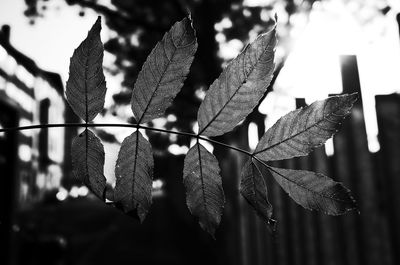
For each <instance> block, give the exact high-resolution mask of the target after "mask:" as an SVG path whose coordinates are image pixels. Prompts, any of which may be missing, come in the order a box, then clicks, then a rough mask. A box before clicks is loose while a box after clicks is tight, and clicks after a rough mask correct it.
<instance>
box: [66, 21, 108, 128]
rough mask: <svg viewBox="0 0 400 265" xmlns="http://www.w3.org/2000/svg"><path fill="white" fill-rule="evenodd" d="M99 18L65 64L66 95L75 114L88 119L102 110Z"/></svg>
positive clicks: (103, 90)
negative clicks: (67, 64)
mask: <svg viewBox="0 0 400 265" xmlns="http://www.w3.org/2000/svg"><path fill="white" fill-rule="evenodd" d="M100 30H101V19H100V17H98V19H97V21H96V23H95V24H94V25H93V27H92V29H91V30H90V31H89V33H88V36H87V37H86V39H85V40H84V41H83V42H82V43H81V44H80V45H79V47H78V48H77V49H76V50H75V51H74V54H73V55H72V57H71V61H70V65H69V78H68V81H67V88H66V92H65V94H66V96H67V100H68V103H69V104H70V105H71V108H72V109H73V110H74V112H75V113H76V115H78V116H79V117H80V118H81V119H83V120H84V121H86V122H90V121H92V120H93V119H94V118H95V117H96V115H97V114H98V113H99V112H100V111H102V110H103V107H104V98H105V95H106V89H107V88H106V81H105V77H104V74H103V54H104V48H103V43H102V42H101V40H100Z"/></svg>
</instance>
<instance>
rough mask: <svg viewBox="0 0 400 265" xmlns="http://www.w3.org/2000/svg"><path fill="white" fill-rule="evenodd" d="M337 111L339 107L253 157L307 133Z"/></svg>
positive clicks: (255, 153)
mask: <svg viewBox="0 0 400 265" xmlns="http://www.w3.org/2000/svg"><path fill="white" fill-rule="evenodd" d="M339 109H341V106H339V107H337V108H336V109H334V110H333V111H332V112H331V113H329V114H327V115H324V117H323V118H322V119H321V120H319V121H318V122H316V123H314V124H312V125H310V126H308V127H306V128H305V129H304V130H302V131H300V132H298V133H295V134H293V135H291V136H290V137H288V138H286V139H284V140H282V141H280V142H278V143H275V144H273V145H270V146H268V147H266V148H264V149H261V150H260V151H257V152H254V154H253V155H254V156H255V155H258V154H259V153H262V152H266V151H268V150H270V149H272V148H274V147H275V146H277V145H280V144H282V143H284V142H286V141H289V140H292V139H293V138H295V137H297V136H298V135H300V134H302V133H305V132H307V131H308V130H310V129H311V128H313V127H315V126H316V125H318V124H320V123H321V122H323V121H324V120H326V119H327V118H329V117H331V116H332V115H333V114H334V113H335V112H336V111H338V110H339ZM344 116H345V115H341V117H342V118H343V117H344ZM336 123H337V122H336Z"/></svg>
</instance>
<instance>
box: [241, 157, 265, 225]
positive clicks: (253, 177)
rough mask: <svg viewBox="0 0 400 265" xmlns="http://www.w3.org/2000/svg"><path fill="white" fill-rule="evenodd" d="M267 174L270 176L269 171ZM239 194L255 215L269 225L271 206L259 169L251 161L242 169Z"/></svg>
mask: <svg viewBox="0 0 400 265" xmlns="http://www.w3.org/2000/svg"><path fill="white" fill-rule="evenodd" d="M267 172H268V173H267V174H269V175H270V174H271V173H269V171H267ZM240 193H241V194H242V195H243V197H244V198H245V199H246V200H247V202H248V203H249V204H250V205H251V206H252V207H253V208H254V210H255V211H256V213H257V214H258V215H259V216H260V217H261V218H262V219H264V220H266V221H267V222H268V223H269V222H270V219H271V217H272V205H271V203H270V202H269V201H268V190H267V184H266V183H265V180H264V177H263V175H262V173H261V171H260V169H259V168H258V167H257V165H256V164H254V163H253V161H252V160H251V159H249V160H248V161H247V162H246V163H245V165H244V167H243V169H242V173H241V181H240Z"/></svg>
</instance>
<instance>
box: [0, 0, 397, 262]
mask: <svg viewBox="0 0 400 265" xmlns="http://www.w3.org/2000/svg"><path fill="white" fill-rule="evenodd" d="M188 10H189V11H190V13H191V16H192V17H193V20H194V27H195V29H196V31H197V37H198V42H199V49H198V51H197V54H196V57H195V60H194V62H193V64H192V67H191V73H190V75H189V77H188V79H187V80H186V82H185V85H184V87H183V88H182V91H181V92H180V93H179V94H178V96H177V98H176V99H175V101H174V104H173V105H172V107H170V108H169V109H168V110H167V113H166V115H165V118H159V119H156V120H154V121H153V122H151V123H149V124H148V126H154V127H157V128H166V129H174V130H180V131H185V132H193V131H195V130H196V127H197V123H196V115H197V108H198V106H199V104H200V102H201V100H202V99H203V98H204V96H205V92H206V90H207V88H208V86H209V85H210V84H211V83H212V82H213V80H214V79H215V78H217V77H218V76H219V74H220V72H221V70H222V68H223V67H224V66H225V65H226V64H227V62H229V61H230V60H231V59H233V58H234V57H235V56H236V55H237V54H238V53H239V52H240V51H241V50H242V49H243V48H244V46H245V44H246V43H248V42H250V41H252V40H254V39H255V38H256V36H257V35H258V34H260V33H262V32H266V31H268V30H269V29H270V28H271V27H272V26H273V25H274V21H273V17H274V15H275V14H277V16H278V23H277V32H278V39H279V43H278V46H277V48H276V59H275V61H276V70H275V77H274V79H273V81H272V83H271V85H270V87H269V88H268V93H267V94H266V96H265V97H264V98H263V100H262V101H261V104H260V105H259V106H258V107H257V108H256V109H255V110H254V111H253V113H252V114H251V115H249V117H248V118H247V119H246V120H245V121H243V122H242V123H241V125H240V126H239V127H237V129H235V130H234V131H233V132H232V133H229V134H226V135H224V136H222V137H217V138H216V140H219V141H223V142H225V143H228V144H231V145H235V146H238V147H240V148H243V149H246V150H252V149H254V148H255V146H256V145H257V142H258V139H259V137H261V136H262V135H263V133H264V132H265V131H266V130H267V129H268V128H269V127H270V126H271V125H272V124H273V123H274V122H275V121H276V120H277V119H278V118H279V117H280V116H282V115H284V114H286V113H287V112H289V111H291V110H293V109H295V108H297V107H301V106H305V105H306V104H310V103H311V102H313V101H315V100H317V99H323V98H326V97H327V96H329V95H336V94H341V93H352V92H358V93H359V95H360V99H359V101H358V102H357V104H356V105H355V107H354V109H353V111H352V114H351V117H350V118H348V119H347V120H346V121H345V122H344V124H343V126H342V129H341V131H340V133H339V134H337V135H336V136H335V137H334V139H333V140H329V141H328V142H327V144H326V145H325V146H324V147H321V148H319V149H317V150H316V151H314V152H313V153H312V154H311V155H310V156H308V157H304V158H298V159H293V160H288V161H282V162H276V163H275V164H274V165H275V166H282V167H287V168H296V169H308V170H314V171H318V172H321V173H325V174H326V175H328V176H330V177H332V178H333V179H335V180H336V181H340V182H343V183H344V185H345V186H347V187H348V188H350V189H351V191H352V193H353V195H354V197H355V198H356V200H357V201H358V205H359V213H358V212H350V213H348V214H346V215H344V216H340V217H332V216H326V215H323V214H320V213H316V212H310V211H307V210H305V209H303V208H302V207H300V206H298V205H296V204H295V203H294V202H293V201H292V200H291V199H290V198H289V197H288V196H287V195H286V194H284V192H283V191H282V190H281V189H280V188H279V187H278V186H277V185H276V184H275V183H272V181H271V180H270V179H268V180H267V182H268V186H269V193H270V194H269V196H270V201H271V203H272V204H273V206H274V218H275V219H277V221H278V226H277V232H276V233H275V234H271V233H270V232H269V231H268V229H267V224H266V223H265V222H264V221H262V220H260V219H259V218H258V217H257V216H256V215H255V212H254V211H253V210H252V209H251V208H250V207H249V206H248V205H247V203H246V202H245V201H244V199H243V198H242V197H241V196H239V192H238V186H239V174H240V169H241V166H242V164H243V162H244V159H245V157H243V156H242V155H241V154H239V153H235V152H233V151H229V150H225V149H220V148H218V147H213V146H212V145H209V144H207V148H208V149H209V150H210V151H213V152H214V154H215V155H216V156H217V157H218V158H219V161H220V166H221V169H222V177H223V186H224V189H225V194H226V199H227V202H226V206H225V212H224V216H223V220H222V223H221V226H220V228H219V229H218V230H217V234H216V237H217V240H216V241H215V240H213V239H212V238H211V237H210V236H209V235H208V234H207V233H206V232H204V231H202V230H201V228H200V227H199V225H198V223H197V220H196V218H195V217H193V216H191V215H190V213H189V211H188V209H187V207H186V205H185V194H184V189H183V185H182V173H181V172H182V168H183V158H184V154H185V153H186V152H187V151H188V148H189V146H190V144H191V143H190V139H188V138H185V137H181V136H176V135H168V134H160V133H154V132H150V131H148V132H145V135H146V137H148V138H149V139H150V141H151V143H152V145H153V149H154V150H153V151H154V156H155V174H154V182H153V192H152V193H153V206H152V209H151V212H150V214H149V215H148V217H147V218H146V220H145V222H144V223H143V224H139V222H138V221H137V220H135V219H132V218H131V217H129V216H126V215H124V214H123V213H121V212H119V211H118V210H116V209H114V208H112V207H110V206H107V205H105V204H103V203H102V202H100V201H99V200H98V199H96V198H95V197H94V196H93V195H92V194H90V193H89V192H88V189H87V188H86V187H84V186H82V185H81V183H79V182H77V181H76V180H75V179H74V177H73V176H72V173H71V159H70V145H71V140H72V138H73V137H74V136H75V135H76V134H77V133H78V131H79V130H77V129H73V128H52V129H42V130H30V131H21V132H10V133H1V134H0V179H1V181H0V233H1V234H0V244H1V248H2V249H1V251H0V263H1V264H7V265H8V264H13V265H16V264H41V265H44V264H128V263H130V264H171V265H172V264H232V265H247V264H248V265H261V264H274V265H275V264H282V265H283V264H291V265H292V264H299V265H300V264H307V265H313V264H332V265H334V264H349V265H350V264H351V265H358V264H360V265H361V264H363V265H364V264H371V265H372V264H387V265H389V264H400V252H399V251H398V250H399V249H400V226H399V225H400V193H399V192H398V190H399V189H400V140H399V136H400V96H399V92H400V74H399V72H398V71H399V69H400V29H399V25H400V24H399V23H400V2H398V1H396V0H321V1H315V0H243V1H241V0H232V1H226V0H187V1H184V0H152V1H149V0H147V1H144V0H125V1H124V0H97V1H96V0H25V1H22V0H18V1H17V0H0V27H1V31H0V128H2V127H15V126H25V125H31V124H39V123H41V124H44V123H63V122H79V119H78V118H77V117H76V116H75V115H74V114H73V112H72V110H71V109H70V108H69V106H68V104H67V103H66V101H65V98H64V90H65V83H66V80H67V78H68V65H69V58H70V56H71V55H72V53H73V50H74V49H75V48H76V47H77V46H78V45H79V44H80V42H81V41H82V40H83V39H84V38H85V37H86V35H87V32H88V30H89V29H90V27H91V26H92V24H93V23H94V22H95V20H96V17H97V16H98V15H100V16H102V17H103V20H102V22H103V30H102V33H101V34H102V40H103V42H104V47H105V58H104V70H105V74H106V78H107V87H108V92H107V98H106V108H105V110H104V111H103V112H102V113H101V115H98V116H97V117H96V119H95V122H98V123H100V122H102V123H103V122H106V123H126V122H133V118H132V112H131V110H130V105H129V101H130V93H131V91H132V88H133V84H134V82H135V80H136V77H137V74H138V72H139V71H140V69H141V65H142V64H143V62H144V61H145V59H146V57H147V55H148V54H149V53H150V51H151V49H152V47H153V46H154V45H155V44H156V43H157V41H159V40H160V39H161V38H162V36H163V34H164V32H165V31H167V30H168V29H169V28H170V27H171V26H172V25H173V23H175V22H176V21H178V20H181V19H182V18H183V17H185V16H186V15H187V12H188ZM95 132H96V134H97V135H98V136H99V137H100V138H101V139H102V142H103V144H104V146H105V151H106V165H105V176H106V178H107V181H108V183H109V184H110V185H114V182H115V179H114V169H113V168H114V165H115V160H116V157H117V152H118V150H119V145H120V143H121V142H122V140H123V139H124V137H126V136H127V135H129V134H130V133H131V132H132V129H126V128H125V129H122V128H97V129H96V130H95Z"/></svg>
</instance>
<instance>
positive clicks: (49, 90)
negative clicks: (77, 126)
mask: <svg viewBox="0 0 400 265" xmlns="http://www.w3.org/2000/svg"><path fill="white" fill-rule="evenodd" d="M9 37H10V28H9V27H8V26H3V27H2V28H1V31H0V127H1V128H5V127H17V126H27V125H32V124H47V123H63V122H64V110H65V101H64V99H63V84H62V81H61V77H60V76H59V75H58V74H56V73H51V72H47V71H45V70H43V69H41V68H40V67H38V66H37V65H36V63H35V62H34V61H33V60H32V59H30V58H28V57H27V56H26V55H24V54H23V53H21V52H19V51H18V50H17V49H16V48H15V47H14V46H13V45H12V44H11V43H10V41H9ZM64 130H65V129H64V128H51V129H41V130H39V129H33V130H24V131H20V132H7V133H1V134H0V176H1V186H0V196H1V198H0V214H1V215H0V217H1V219H0V220H1V224H2V229H1V230H2V235H1V236H2V237H1V239H2V241H3V239H4V240H5V241H6V242H5V243H6V245H7V241H8V240H9V237H8V236H7V235H8V234H9V232H10V231H9V230H8V229H9V228H10V227H11V224H12V223H13V215H14V213H15V212H16V211H17V210H18V209H21V208H26V207H27V206H29V205H30V204H32V203H34V202H36V201H38V200H39V199H40V198H41V197H43V194H44V193H45V191H46V190H51V189H54V188H57V187H58V186H59V185H60V181H61V177H62V172H63V160H64V152H65V151H64V149H65V148H64ZM3 233H5V234H4V235H3ZM2 252H3V251H2Z"/></svg>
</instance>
